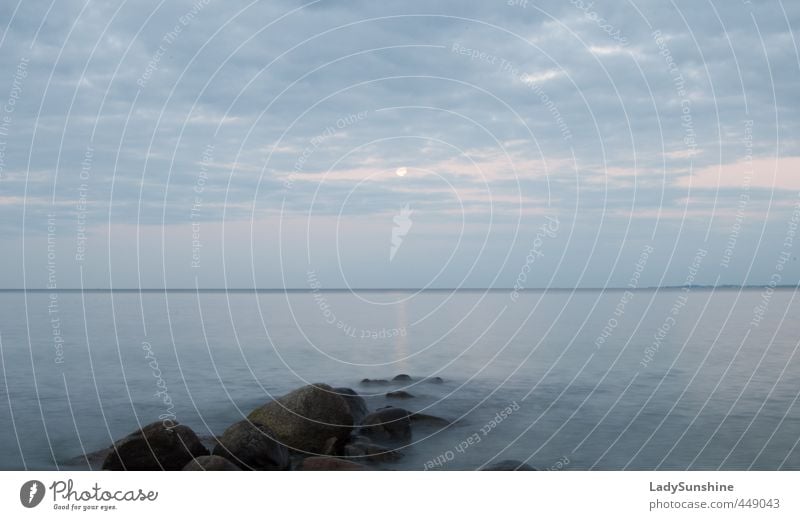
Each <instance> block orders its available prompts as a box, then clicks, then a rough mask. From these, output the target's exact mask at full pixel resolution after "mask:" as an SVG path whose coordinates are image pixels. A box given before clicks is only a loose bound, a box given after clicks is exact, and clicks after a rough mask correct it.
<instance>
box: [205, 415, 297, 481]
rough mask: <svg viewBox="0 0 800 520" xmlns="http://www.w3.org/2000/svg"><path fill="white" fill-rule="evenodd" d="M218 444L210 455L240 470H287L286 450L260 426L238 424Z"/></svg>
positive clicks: (246, 422)
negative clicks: (228, 462)
mask: <svg viewBox="0 0 800 520" xmlns="http://www.w3.org/2000/svg"><path fill="white" fill-rule="evenodd" d="M218 442H219V444H217V445H216V446H215V447H214V451H213V454H214V455H217V456H219V457H224V458H225V459H227V460H229V461H231V462H232V463H234V464H236V465H237V466H239V467H240V468H241V469H251V470H284V469H289V450H287V449H286V446H284V445H283V444H281V443H280V442H279V441H278V440H277V437H276V435H275V433H274V432H273V431H272V430H270V428H269V427H268V426H265V425H263V424H260V423H253V422H251V421H249V420H244V421H239V422H237V423H234V424H232V425H231V426H229V427H228V429H227V430H225V432H224V433H223V434H222V436H221V437H219V439H218Z"/></svg>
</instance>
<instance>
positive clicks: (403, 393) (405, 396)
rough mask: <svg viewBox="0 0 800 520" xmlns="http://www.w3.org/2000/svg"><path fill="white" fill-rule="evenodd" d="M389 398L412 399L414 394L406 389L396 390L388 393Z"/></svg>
mask: <svg viewBox="0 0 800 520" xmlns="http://www.w3.org/2000/svg"><path fill="white" fill-rule="evenodd" d="M386 397H388V398H389V399H411V398H412V397H414V395H412V394H409V393H408V392H406V391H405V390H395V391H394V392H389V393H387V394H386Z"/></svg>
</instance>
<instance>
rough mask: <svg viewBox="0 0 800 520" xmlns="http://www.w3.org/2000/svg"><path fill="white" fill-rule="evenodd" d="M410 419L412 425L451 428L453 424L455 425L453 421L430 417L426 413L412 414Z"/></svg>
mask: <svg viewBox="0 0 800 520" xmlns="http://www.w3.org/2000/svg"><path fill="white" fill-rule="evenodd" d="M410 419H411V422H412V423H421V424H428V425H431V426H450V425H451V424H453V423H452V422H451V421H448V420H447V419H442V418H441V417H436V416H435V415H428V414H424V413H414V414H411V417H410Z"/></svg>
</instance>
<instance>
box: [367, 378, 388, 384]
mask: <svg viewBox="0 0 800 520" xmlns="http://www.w3.org/2000/svg"><path fill="white" fill-rule="evenodd" d="M361 384H362V385H388V384H389V381H387V380H385V379H362V380H361Z"/></svg>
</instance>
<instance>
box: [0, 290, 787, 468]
mask: <svg viewBox="0 0 800 520" xmlns="http://www.w3.org/2000/svg"><path fill="white" fill-rule="evenodd" d="M765 301H766V304H765V303H764V302H765ZM759 305H761V306H762V308H763V310H764V312H756V311H754V309H755V308H756V307H757V306H759ZM798 311H800V306H798V302H797V301H796V298H795V291H793V290H777V291H775V292H774V294H772V295H771V297H770V298H768V299H766V300H765V299H764V297H763V296H762V292H761V291H760V290H743V291H740V290H716V291H712V290H704V289H703V290H701V289H693V290H692V291H691V292H689V293H687V292H686V291H682V290H678V289H670V290H659V291H648V290H640V291H636V292H635V293H634V295H633V297H632V298H629V299H628V298H627V297H626V296H625V293H624V292H623V291H605V292H602V291H550V292H546V293H545V292H526V293H523V294H522V295H520V298H519V299H518V300H517V301H513V300H512V299H511V297H510V295H509V294H508V292H506V291H496V292H488V293H487V292H478V291H476V292H457V293H453V292H424V293H419V294H414V293H405V292H360V293H357V294H353V293H350V292H318V293H313V292H297V293H292V292H290V293H282V292H281V293H258V294H256V293H236V292H232V293H224V292H204V293H200V294H196V293H191V292H168V293H142V294H140V293H138V292H115V293H108V292H90V293H85V294H83V295H82V294H81V293H69V292H61V293H56V296H55V299H52V297H51V295H50V294H49V293H21V292H5V293H0V346H2V352H1V353H2V359H1V360H0V363H2V379H3V383H2V384H0V443H1V444H0V445H2V446H3V450H2V452H0V468H2V469H22V468H27V469H49V468H53V467H56V466H58V467H69V469H75V466H64V464H65V462H66V461H69V460H70V459H73V458H74V457H76V456H79V455H81V454H82V453H83V451H84V450H85V451H86V452H90V451H94V450H97V449H100V448H104V447H106V446H108V445H109V444H110V443H111V442H112V441H113V440H114V439H116V438H119V437H121V436H123V435H125V434H127V433H129V432H131V431H133V430H134V429H136V428H137V427H138V425H143V424H146V423H150V422H152V421H154V420H157V418H158V416H159V415H161V414H165V413H167V412H168V410H167V406H166V405H165V404H164V402H163V400H162V399H161V398H160V397H159V396H157V395H156V393H157V392H159V391H160V390H161V388H159V386H158V384H159V380H158V378H157V374H154V370H153V368H152V367H151V366H150V365H149V363H151V360H150V359H146V357H145V356H146V354H147V352H146V350H145V349H143V344H145V343H146V344H147V345H149V348H150V349H151V351H152V356H154V357H155V359H156V360H157V366H158V370H159V371H160V374H161V377H162V380H163V382H162V383H161V384H162V385H164V384H165V385H166V389H165V392H166V395H168V396H169V398H171V400H172V402H173V403H174V410H173V411H174V413H175V415H176V416H177V419H178V421H180V422H181V423H184V424H187V425H189V426H191V427H192V428H193V429H194V430H195V431H196V432H197V433H198V434H200V435H211V434H215V433H216V434H218V433H220V432H221V431H222V430H224V429H225V427H226V426H228V425H229V424H231V423H232V422H234V421H237V420H239V419H240V418H241V417H242V416H243V415H246V414H247V413H249V412H250V410H252V409H253V408H254V407H256V406H258V405H260V404H262V403H264V402H265V401H267V400H269V399H271V397H272V396H280V395H282V394H284V393H286V392H287V391H290V390H292V389H294V388H297V387H299V386H301V385H303V384H306V383H313V382H325V383H329V384H331V385H333V386H349V387H352V388H354V389H355V390H357V391H358V392H360V393H362V394H364V395H366V396H367V399H368V402H369V405H370V407H371V408H376V407H379V406H383V405H385V404H387V403H388V402H389V401H387V399H386V398H385V397H383V394H384V393H385V392H386V391H388V389H390V388H391V389H394V388H404V389H406V390H407V391H409V392H411V393H412V394H414V395H415V396H416V397H415V398H413V399H410V400H404V401H400V402H397V401H395V402H392V403H391V404H394V405H396V406H402V407H405V408H408V409H411V410H414V411H419V410H424V411H425V412H426V413H430V414H434V415H439V416H441V417H445V418H447V419H451V420H457V422H456V423H455V424H454V425H453V426H451V427H449V428H446V429H443V430H439V429H436V428H430V427H428V428H425V427H416V428H415V432H414V435H415V436H414V440H413V443H412V444H411V445H410V446H408V447H406V448H405V449H404V452H405V455H406V456H405V457H404V458H403V459H402V460H401V461H399V462H397V463H394V464H391V465H387V466H386V467H393V468H398V469H417V470H420V469H423V468H424V467H425V466H426V463H427V465H428V467H431V466H432V464H431V463H430V462H429V461H430V460H432V459H437V458H438V460H439V461H445V462H444V463H443V464H442V465H441V466H439V465H434V466H433V467H434V468H435V469H475V468H478V467H480V466H482V465H484V464H487V463H491V462H493V461H499V460H502V459H519V460H527V461H528V462H529V463H530V464H532V465H533V466H535V467H537V468H539V469H548V468H558V469H560V468H562V467H563V468H564V469H571V470H575V469H589V468H593V469H623V468H626V469H653V468H659V469H686V468H691V469H718V468H721V469H748V468H752V469H800V448H799V447H798V440H799V439H800V406H798V403H797V400H798V392H800V378H798V373H800V360H798V356H797V355H796V354H797V347H798V341H800V324H798V322H797V319H796V318H797V316H798V315H800V314H799V313H798ZM757 316H762V319H761V321H760V322H758V323H757V324H754V322H753V320H754V317H757ZM56 320H57V321H56ZM659 329H660V330H661V332H659ZM54 335H59V336H60V337H61V338H63V342H64V343H63V363H56V362H55V358H56V355H57V354H58V352H57V350H58V348H57V347H58V345H56V344H55V343H56V342H55V341H54ZM598 338H600V339H598ZM399 373H407V374H411V375H412V376H414V377H415V378H418V379H417V380H415V381H413V382H411V383H406V384H394V385H392V386H390V387H372V386H363V385H360V384H359V381H360V380H361V379H362V378H389V379H390V378H391V377H392V376H394V375H395V374H399ZM430 376H440V377H442V378H443V379H444V380H445V382H444V383H443V384H438V385H437V384H433V383H430V382H424V381H421V378H425V377H430ZM164 395H165V394H163V393H162V396H161V397H163V396H164ZM507 407H511V413H510V414H508V416H507V417H506V418H502V416H501V417H500V418H501V419H502V420H500V421H499V422H498V421H495V423H494V424H493V423H490V421H492V419H493V418H495V417H497V414H498V413H499V412H500V411H501V410H504V409H506V408H507ZM470 439H471V442H470V441H469V440H470ZM459 447H460V448H459ZM73 464H74V462H73ZM83 467H85V465H84V466H83Z"/></svg>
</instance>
